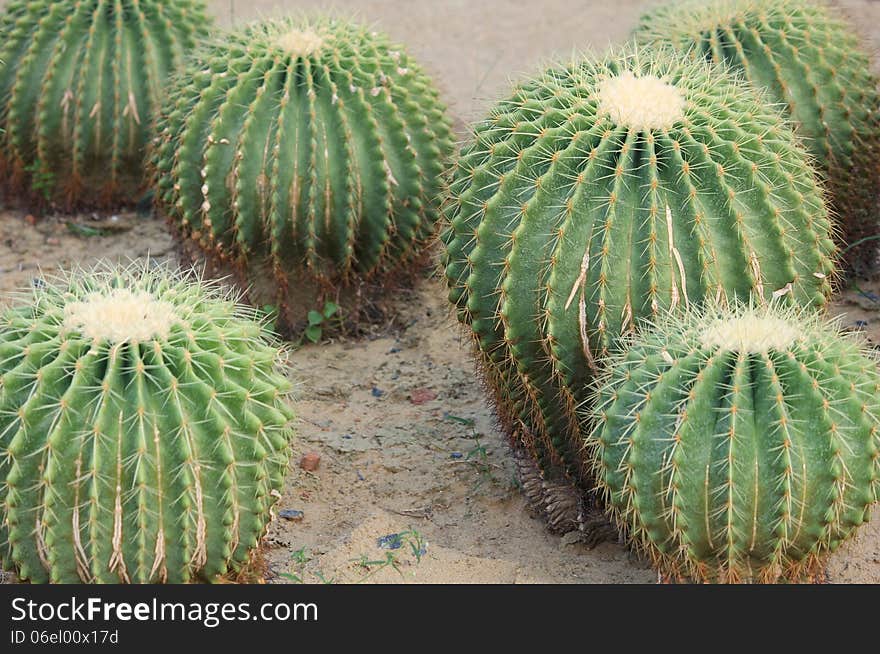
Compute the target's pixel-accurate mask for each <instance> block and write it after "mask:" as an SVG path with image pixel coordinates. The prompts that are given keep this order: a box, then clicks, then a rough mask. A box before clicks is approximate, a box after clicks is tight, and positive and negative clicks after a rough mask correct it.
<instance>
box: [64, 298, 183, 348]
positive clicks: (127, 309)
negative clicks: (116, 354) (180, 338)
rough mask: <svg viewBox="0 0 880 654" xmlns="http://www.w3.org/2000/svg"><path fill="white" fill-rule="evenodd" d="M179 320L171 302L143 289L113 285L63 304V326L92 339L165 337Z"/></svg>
mask: <svg viewBox="0 0 880 654" xmlns="http://www.w3.org/2000/svg"><path fill="white" fill-rule="evenodd" d="M178 321H179V317H178V315H177V312H176V311H175V309H174V305H172V304H171V303H170V302H165V301H164V300H159V299H157V298H156V297H155V296H154V295H153V294H152V293H149V292H147V291H144V290H134V291H132V290H131V289H128V288H114V289H109V290H108V291H104V292H97V293H90V294H89V295H87V296H86V297H85V298H84V299H83V300H82V301H77V302H71V303H70V304H68V305H67V306H65V307H64V327H65V328H66V329H69V330H71V331H78V332H80V333H82V334H83V335H85V336H87V337H89V338H92V339H94V340H107V341H110V342H111V343H121V342H126V341H128V342H132V343H140V342H142V341H148V340H151V339H153V338H162V339H164V338H168V333H169V332H170V330H171V327H172V325H174V324H175V323H177V322H178Z"/></svg>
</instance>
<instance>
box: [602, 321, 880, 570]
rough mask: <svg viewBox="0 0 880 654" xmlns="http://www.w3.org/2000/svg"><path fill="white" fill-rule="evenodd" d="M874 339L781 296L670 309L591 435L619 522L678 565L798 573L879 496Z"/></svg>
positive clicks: (624, 360) (613, 377)
mask: <svg viewBox="0 0 880 654" xmlns="http://www.w3.org/2000/svg"><path fill="white" fill-rule="evenodd" d="M865 352H866V351H865V350H864V349H863V346H862V343H860V342H858V341H857V340H854V339H853V338H850V337H843V336H841V335H840V334H839V333H838V330H837V328H836V327H834V326H828V325H823V324H822V323H821V322H820V321H819V319H818V318H816V317H815V316H812V315H808V314H806V313H804V312H803V311H800V312H798V311H793V310H790V309H789V310H779V309H777V308H774V307H764V308H744V307H736V308H735V309H733V310H717V309H713V310H710V311H708V312H706V313H699V312H691V313H689V314H688V315H685V316H671V317H665V318H663V319H661V320H660V321H659V322H658V324H657V325H656V326H655V327H654V328H653V329H649V330H647V331H645V332H643V333H642V334H640V335H639V336H637V337H636V338H634V339H633V341H632V342H631V343H630V347H629V348H628V349H627V350H625V351H623V352H621V353H619V354H617V355H616V356H615V357H614V359H613V360H612V361H611V363H610V365H609V366H608V372H607V373H606V375H605V377H604V379H603V380H602V383H601V384H599V386H598V388H599V390H598V393H597V397H596V402H595V408H594V410H593V412H592V414H593V415H592V419H593V420H595V429H594V430H593V433H592V435H591V437H590V438H589V439H588V450H590V451H591V452H592V454H593V461H594V465H595V474H596V479H597V480H598V482H599V485H600V486H601V488H602V490H603V491H604V493H605V496H606V500H607V505H608V507H609V508H610V510H611V512H612V514H613V516H614V517H615V519H616V521H617V522H618V524H619V525H620V526H621V527H623V528H624V529H625V530H626V531H627V532H628V533H629V535H630V536H631V537H632V538H633V539H634V541H635V543H636V544H637V545H638V546H639V547H641V548H642V549H643V550H644V551H646V552H647V553H648V554H649V556H650V557H651V558H652V559H653V561H654V562H655V564H657V566H658V567H659V569H660V570H661V571H662V572H664V573H666V574H669V575H673V576H682V577H687V578H691V579H698V580H709V581H750V580H751V581H775V580H777V579H780V578H785V579H798V578H799V577H800V576H801V575H802V573H804V572H809V571H811V569H813V564H815V563H817V562H819V561H821V559H822V556H823V554H825V553H827V552H829V551H833V550H834V549H836V548H837V547H838V546H839V545H840V544H841V543H842V542H844V541H845V540H846V539H847V538H849V537H850V536H852V535H853V533H854V532H855V529H856V527H858V526H859V525H861V524H862V523H864V522H866V521H867V520H868V517H869V507H870V505H871V504H872V503H873V502H875V501H876V500H877V499H878V492H880V459H878V456H880V432H878V419H880V400H878V391H880V375H878V372H877V367H876V360H875V357H872V356H869V355H868V354H866V353H865Z"/></svg>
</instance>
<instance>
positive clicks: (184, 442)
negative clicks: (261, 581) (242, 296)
mask: <svg viewBox="0 0 880 654" xmlns="http://www.w3.org/2000/svg"><path fill="white" fill-rule="evenodd" d="M282 363H283V358H282V351H281V350H279V349H278V348H277V347H276V346H274V345H273V344H272V343H271V340H270V338H269V337H268V335H267V334H265V333H264V331H263V327H262V326H261V324H260V323H258V322H256V321H255V320H254V318H253V316H252V313H251V312H250V311H249V310H247V309H245V308H244V307H242V306H240V305H237V304H236V303H235V302H234V301H232V300H231V299H229V298H227V297H226V296H225V295H224V293H223V292H221V291H220V290H219V288H217V287H213V286H210V285H208V284H206V283H205V282H201V281H186V280H185V279H184V278H182V277H180V276H179V275H178V274H176V273H171V272H168V271H165V270H163V269H155V270H149V269H148V268H144V267H137V266H134V265H132V266H131V267H129V268H118V267H111V266H101V267H98V268H96V269H94V270H91V271H80V272H76V273H73V274H70V275H68V276H64V277H61V278H58V279H50V280H45V281H42V282H41V284H40V285H39V286H37V287H36V288H35V290H33V292H32V293H31V294H30V297H28V298H27V299H26V300H24V301H21V302H18V303H17V304H15V305H14V306H12V307H11V308H9V309H7V310H5V311H4V312H3V313H2V314H0V478H2V479H3V480H4V483H3V485H2V487H0V518H2V520H0V557H2V563H3V567H4V568H6V569H14V570H16V571H17V572H18V574H19V575H20V576H21V577H22V578H23V579H29V580H31V581H34V582H46V581H51V582H61V583H77V582H103V583H114V582H116V583H118V582H132V583H150V582H162V581H167V582H173V583H180V582H185V581H189V580H191V579H195V578H202V579H206V580H210V579H213V578H215V577H216V576H217V575H220V574H223V573H225V572H227V571H228V570H234V569H236V568H238V567H239V566H240V565H241V564H242V563H243V562H245V561H246V560H247V558H248V553H249V551H250V550H251V549H252V548H253V547H255V546H256V544H257V542H258V540H259V538H260V537H261V536H262V534H263V533H264V530H265V528H266V525H267V524H268V521H269V519H270V508H271V506H272V504H273V503H274V502H275V498H276V497H277V495H278V489H279V488H280V487H281V484H282V481H283V477H284V472H285V469H286V465H287V457H288V448H289V439H290V437H291V430H290V422H291V418H292V413H291V409H290V408H289V404H288V399H287V396H288V392H289V388H290V383H289V382H288V380H287V379H286V377H285V376H284V374H283V373H282V368H281V366H282Z"/></svg>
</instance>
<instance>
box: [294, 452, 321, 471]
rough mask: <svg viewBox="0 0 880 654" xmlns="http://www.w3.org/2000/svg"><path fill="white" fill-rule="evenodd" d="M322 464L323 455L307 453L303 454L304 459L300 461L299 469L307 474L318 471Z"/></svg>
mask: <svg viewBox="0 0 880 654" xmlns="http://www.w3.org/2000/svg"><path fill="white" fill-rule="evenodd" d="M320 464H321V455H320V454H318V453H317V452H307V453H306V454H303V455H302V458H301V459H300V460H299V467H300V468H302V469H303V470H305V471H306V472H314V471H315V470H317V469H318V466H319V465H320Z"/></svg>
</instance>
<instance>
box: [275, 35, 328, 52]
mask: <svg viewBox="0 0 880 654" xmlns="http://www.w3.org/2000/svg"><path fill="white" fill-rule="evenodd" d="M323 43H324V36H323V35H321V34H320V33H319V32H318V31H316V30H313V29H308V28H306V29H292V30H290V31H289V32H283V33H282V34H281V35H279V36H278V38H277V39H276V40H275V44H276V45H278V46H279V47H280V48H281V49H282V50H284V51H285V52H288V53H290V54H292V55H293V56H295V57H308V56H309V55H312V54H314V53H315V52H317V51H318V50H319V49H320V48H321V45H322V44H323Z"/></svg>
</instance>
